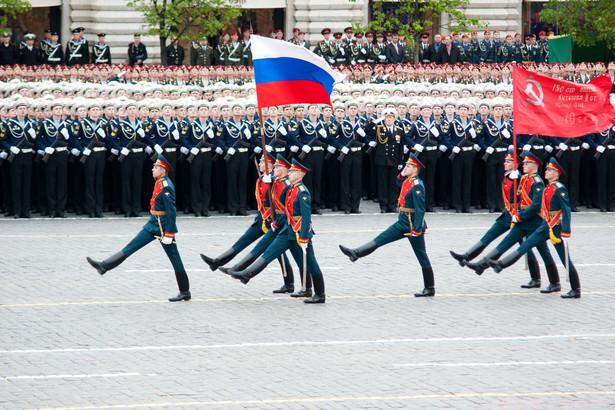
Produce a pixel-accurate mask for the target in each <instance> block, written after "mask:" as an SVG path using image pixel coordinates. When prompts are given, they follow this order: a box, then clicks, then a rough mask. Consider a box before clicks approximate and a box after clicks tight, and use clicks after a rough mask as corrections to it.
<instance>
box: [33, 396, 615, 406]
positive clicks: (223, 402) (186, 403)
mask: <svg viewBox="0 0 615 410" xmlns="http://www.w3.org/2000/svg"><path fill="white" fill-rule="evenodd" d="M576 395H596V396H615V391H566V392H559V391H550V392H523V393H505V392H489V393H452V394H424V395H408V396H356V397H353V396H345V397H311V398H297V399H270V400H267V399H263V400H221V401H193V402H190V401H182V402H164V403H139V404H117V405H105V406H84V407H46V408H42V409H41V410H94V409H120V408H139V407H169V406H215V405H217V406H220V405H257V404H268V405H272V404H292V403H312V404H313V403H335V402H354V401H385V400H421V399H457V398H473V397H476V398H489V397H566V396H576ZM581 401H583V400H581Z"/></svg>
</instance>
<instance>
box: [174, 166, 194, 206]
mask: <svg viewBox="0 0 615 410" xmlns="http://www.w3.org/2000/svg"><path fill="white" fill-rule="evenodd" d="M188 155H190V154H188ZM177 172H178V175H179V178H178V179H177V184H178V185H179V192H180V194H181V195H180V198H177V200H178V206H177V209H183V210H184V211H189V210H190V205H191V201H190V186H191V184H190V174H191V172H190V164H189V163H188V161H186V160H185V159H183V160H178V161H177Z"/></svg>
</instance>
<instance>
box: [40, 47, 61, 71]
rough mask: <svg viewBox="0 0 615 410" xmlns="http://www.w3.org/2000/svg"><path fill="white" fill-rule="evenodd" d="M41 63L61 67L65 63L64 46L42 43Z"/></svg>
mask: <svg viewBox="0 0 615 410" xmlns="http://www.w3.org/2000/svg"><path fill="white" fill-rule="evenodd" d="M39 52H40V55H41V62H42V63H43V64H50V65H54V66H56V65H59V64H63V63H64V51H63V49H62V44H60V43H56V44H52V43H49V42H47V41H43V42H41V49H40V51H39Z"/></svg>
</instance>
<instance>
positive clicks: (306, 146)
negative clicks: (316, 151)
mask: <svg viewBox="0 0 615 410" xmlns="http://www.w3.org/2000/svg"><path fill="white" fill-rule="evenodd" d="M311 150H312V147H310V146H309V145H304V146H303V147H301V151H303V152H305V153H306V154H307V153H308V152H310V151H311Z"/></svg>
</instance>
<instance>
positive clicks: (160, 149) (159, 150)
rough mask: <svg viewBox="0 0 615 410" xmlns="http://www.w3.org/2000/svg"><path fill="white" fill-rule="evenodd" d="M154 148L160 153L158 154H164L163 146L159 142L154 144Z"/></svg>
mask: <svg viewBox="0 0 615 410" xmlns="http://www.w3.org/2000/svg"><path fill="white" fill-rule="evenodd" d="M154 150H155V151H156V152H157V153H158V154H162V147H161V146H160V145H158V144H156V145H154Z"/></svg>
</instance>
